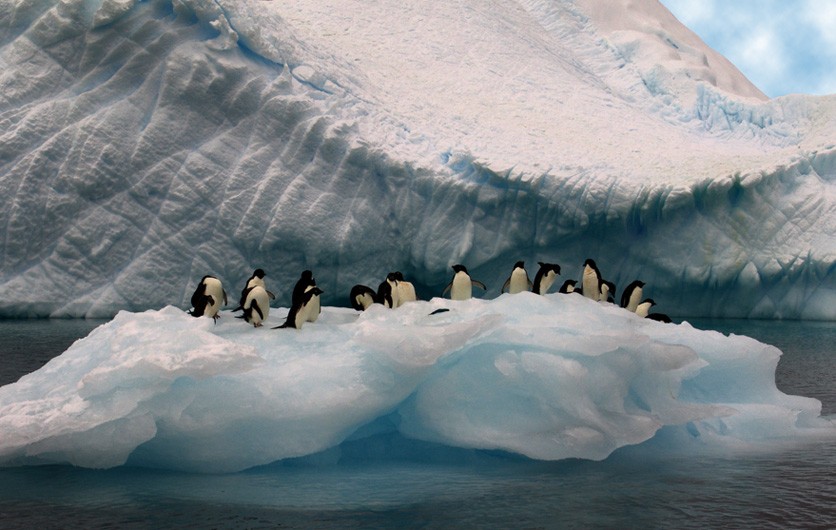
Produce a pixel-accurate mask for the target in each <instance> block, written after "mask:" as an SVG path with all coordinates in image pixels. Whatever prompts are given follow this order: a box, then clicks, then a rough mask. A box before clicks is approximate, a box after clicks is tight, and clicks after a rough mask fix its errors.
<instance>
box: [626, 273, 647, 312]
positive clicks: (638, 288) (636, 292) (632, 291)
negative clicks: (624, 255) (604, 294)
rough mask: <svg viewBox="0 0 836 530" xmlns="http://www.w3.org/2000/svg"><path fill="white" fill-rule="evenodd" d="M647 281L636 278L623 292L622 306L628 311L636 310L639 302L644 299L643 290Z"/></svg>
mask: <svg viewBox="0 0 836 530" xmlns="http://www.w3.org/2000/svg"><path fill="white" fill-rule="evenodd" d="M644 285H645V283H644V282H643V281H641V280H635V281H633V282H631V283H630V285H628V286H627V287H626V288H625V289H624V292H623V293H621V307H623V308H624V309H626V310H627V311H632V312H633V313H635V312H636V308H637V307H638V306H639V302H641V299H642V290H643V288H644Z"/></svg>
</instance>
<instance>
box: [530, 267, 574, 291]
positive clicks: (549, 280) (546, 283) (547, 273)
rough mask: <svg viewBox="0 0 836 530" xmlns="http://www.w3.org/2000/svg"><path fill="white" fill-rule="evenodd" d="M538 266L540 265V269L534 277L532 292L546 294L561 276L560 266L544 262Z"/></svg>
mask: <svg viewBox="0 0 836 530" xmlns="http://www.w3.org/2000/svg"><path fill="white" fill-rule="evenodd" d="M537 264H538V265H540V268H539V269H538V270H537V274H535V275H534V283H533V284H532V285H531V290H532V291H533V292H535V293H537V294H546V293H548V292H549V289H551V287H552V285H553V284H554V282H555V281H556V280H557V277H558V275H560V265H558V264H557V263H543V262H542V261H538V262H537ZM567 281H568V280H567ZM564 285H565V284H564ZM573 285H574V284H573Z"/></svg>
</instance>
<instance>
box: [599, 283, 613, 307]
mask: <svg viewBox="0 0 836 530" xmlns="http://www.w3.org/2000/svg"><path fill="white" fill-rule="evenodd" d="M598 301H599V302H609V303H611V304H614V303H615V284H614V283H613V282H610V281H607V280H601V293H600V296H599V298H598Z"/></svg>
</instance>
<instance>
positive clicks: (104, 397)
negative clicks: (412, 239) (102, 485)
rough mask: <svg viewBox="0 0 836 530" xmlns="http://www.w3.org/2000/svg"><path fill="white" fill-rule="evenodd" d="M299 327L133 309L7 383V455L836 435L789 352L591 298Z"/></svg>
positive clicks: (567, 445)
mask: <svg viewBox="0 0 836 530" xmlns="http://www.w3.org/2000/svg"><path fill="white" fill-rule="evenodd" d="M439 308H448V309H449V311H447V312H443V313H438V314H434V315H431V314H430V313H431V312H433V311H434V310H436V309H439ZM283 318H284V311H273V312H271V314H270V317H269V318H268V320H267V322H266V324H265V327H263V328H257V329H256V328H253V327H252V326H250V325H248V324H246V323H244V322H243V321H241V320H238V319H235V318H233V317H232V314H230V313H228V312H224V313H222V316H221V319H220V320H219V321H218V323H217V324H215V323H214V322H213V320H212V319H211V318H208V317H200V318H194V317H191V316H188V315H187V314H186V313H184V312H183V311H181V310H179V309H177V308H173V307H167V308H164V309H162V310H159V311H146V312H143V313H128V312H120V313H119V314H118V315H117V316H116V318H115V319H114V320H112V321H111V322H109V323H107V324H104V325H102V326H101V327H99V328H97V329H96V330H94V331H93V332H92V333H91V334H90V335H89V336H88V337H86V338H84V339H81V340H79V341H77V342H76V343H75V344H73V345H72V346H71V347H70V348H69V349H68V350H67V351H66V352H65V353H64V354H62V355H61V356H59V357H56V358H54V359H52V360H51V361H50V362H49V363H48V364H47V365H45V366H44V367H43V368H41V369H40V370H38V371H36V372H34V373H31V374H28V375H26V376H24V377H22V378H21V379H20V380H19V381H18V382H16V383H13V384H10V385H6V386H4V387H2V388H0V432H2V433H3V436H2V437H0V465H6V466H12V465H35V464H47V463H69V464H73V465H77V466H84V467H93V468H102V467H112V466H118V465H121V464H124V463H127V464H129V465H140V466H152V467H162V468H169V469H184V470H190V471H200V472H228V471H235V470H241V469H245V468H248V467H251V466H256V465H260V464H266V463H269V462H273V461H276V460H280V459H286V458H291V457H298V456H303V455H315V454H317V453H320V452H323V451H328V452H329V454H331V455H332V457H333V455H334V451H337V453H336V454H339V446H340V444H342V443H343V442H346V441H350V442H352V443H363V440H366V442H369V443H368V446H369V451H372V452H373V451H374V447H376V444H375V442H374V437H375V436H380V435H381V434H386V433H399V435H400V436H402V437H403V438H404V439H405V440H406V441H407V443H408V440H410V439H417V440H423V441H429V442H436V443H439V444H443V445H445V446H452V447H459V448H467V449H487V450H503V451H507V452H512V453H516V454H520V455H525V456H527V457H530V458H534V459H542V460H557V459H564V458H586V459H596V460H597V459H604V458H606V457H607V456H608V455H609V454H611V453H612V452H613V451H615V450H616V449H618V448H619V447H624V446H628V445H634V444H642V443H643V442H646V441H648V440H651V439H653V440H654V441H653V444H654V449H653V450H654V451H658V450H669V451H681V452H682V453H683V454H687V455H692V456H693V454H694V453H695V452H704V451H709V452H711V451H728V450H740V451H746V452H751V451H754V450H774V449H775V448H780V447H787V446H788V444H789V445H792V444H798V443H804V442H805V440H806V441H809V440H813V439H820V438H821V437H836V425H834V424H833V422H832V420H831V419H827V418H822V417H820V412H821V403H820V402H819V401H817V400H815V399H811V398H805V397H800V396H789V395H786V394H784V393H782V392H780V391H779V390H778V389H777V388H776V387H775V367H776V365H777V363H778V359H779V356H780V351H778V350H777V349H776V348H774V347H772V346H768V345H765V344H761V343H759V342H757V341H755V340H753V339H749V338H747V337H739V336H729V337H726V336H723V335H721V334H720V333H717V332H711V331H700V330H697V329H694V328H692V327H691V326H690V325H689V324H687V323H683V324H679V325H676V324H662V323H658V322H653V321H650V320H647V319H642V318H639V317H637V316H636V315H635V314H633V313H630V312H629V311H626V310H624V309H620V308H618V307H615V306H613V305H611V304H601V303H598V302H593V301H590V300H587V299H586V298H584V297H582V296H579V295H575V294H566V295H561V294H550V295H545V296H540V295H535V294H532V293H520V294H515V295H511V294H505V295H503V296H501V297H499V298H498V299H496V300H478V299H472V300H469V301H450V300H443V299H439V298H435V299H433V300H431V301H418V302H412V303H409V304H406V305H405V306H403V307H400V308H398V309H385V308H383V307H382V306H380V305H376V306H373V308H372V309H369V310H367V311H365V312H363V313H359V314H358V313H356V312H355V311H354V310H352V309H346V308H334V307H325V308H323V312H322V315H321V317H320V318H319V319H318V320H317V321H316V322H314V323H308V324H307V325H305V327H304V328H303V329H301V330H295V329H271V326H275V325H277V324H280V323H281V322H282V321H283ZM657 434H658V435H659V436H657Z"/></svg>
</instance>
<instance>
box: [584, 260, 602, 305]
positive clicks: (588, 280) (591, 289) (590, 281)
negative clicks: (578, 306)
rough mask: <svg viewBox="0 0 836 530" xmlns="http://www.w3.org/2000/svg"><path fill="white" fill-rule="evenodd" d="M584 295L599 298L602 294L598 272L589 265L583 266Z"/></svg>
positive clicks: (594, 298)
mask: <svg viewBox="0 0 836 530" xmlns="http://www.w3.org/2000/svg"><path fill="white" fill-rule="evenodd" d="M583 295H584V296H585V297H586V298H591V299H593V300H598V298H599V297H600V295H601V292H600V287H599V286H598V274H597V273H596V272H595V269H593V268H592V267H590V266H589V265H587V266H585V267H584V268H583Z"/></svg>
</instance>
